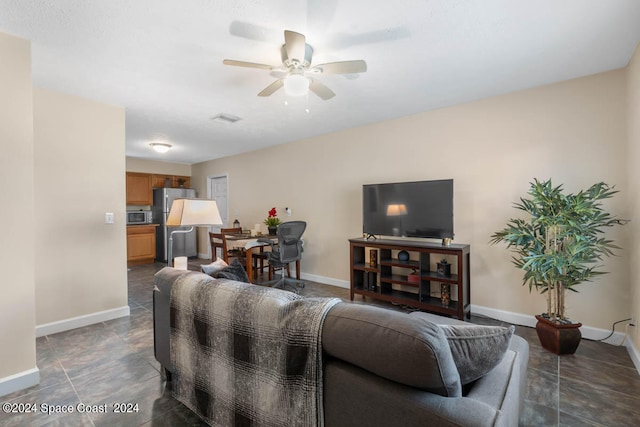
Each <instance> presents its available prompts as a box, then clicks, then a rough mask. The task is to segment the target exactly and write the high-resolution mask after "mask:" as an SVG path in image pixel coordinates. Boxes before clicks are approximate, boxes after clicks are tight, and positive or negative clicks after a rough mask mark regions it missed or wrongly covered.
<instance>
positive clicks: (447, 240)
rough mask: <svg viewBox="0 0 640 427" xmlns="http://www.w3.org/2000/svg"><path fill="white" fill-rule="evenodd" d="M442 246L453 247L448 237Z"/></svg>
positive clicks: (443, 240)
mask: <svg viewBox="0 0 640 427" xmlns="http://www.w3.org/2000/svg"><path fill="white" fill-rule="evenodd" d="M442 246H451V239H450V238H448V237H445V238H444V239H442Z"/></svg>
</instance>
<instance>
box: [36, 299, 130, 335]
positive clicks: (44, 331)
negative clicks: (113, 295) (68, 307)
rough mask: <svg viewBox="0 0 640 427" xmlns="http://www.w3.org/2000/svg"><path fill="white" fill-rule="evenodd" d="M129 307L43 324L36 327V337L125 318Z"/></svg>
mask: <svg viewBox="0 0 640 427" xmlns="http://www.w3.org/2000/svg"><path fill="white" fill-rule="evenodd" d="M129 312H130V311H129V306H128V305H125V306H124V307H118V308H114V309H111V310H105V311H98V312H96V313H91V314H85V315H84V316H78V317H71V318H69V319H64V320H59V321H57V322H51V323H45V324H44V325H37V326H36V337H43V336H45V335H51V334H57V333H58V332H64V331H70V330H71V329H76V328H81V327H83V326H89V325H93V324H95V323H100V322H106V321H107V320H113V319H117V318H119V317H126V316H128V315H129Z"/></svg>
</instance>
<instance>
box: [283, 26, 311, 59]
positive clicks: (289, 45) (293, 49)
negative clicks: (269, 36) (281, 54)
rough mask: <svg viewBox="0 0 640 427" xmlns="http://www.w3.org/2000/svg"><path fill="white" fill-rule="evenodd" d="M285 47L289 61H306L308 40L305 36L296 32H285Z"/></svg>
mask: <svg viewBox="0 0 640 427" xmlns="http://www.w3.org/2000/svg"><path fill="white" fill-rule="evenodd" d="M284 45H285V49H286V50H287V57H288V58H289V59H297V60H298V61H299V62H303V61H304V54H305V48H306V47H305V45H306V40H305V37H304V35H302V34H300V33H296V32H295V31H289V30H284Z"/></svg>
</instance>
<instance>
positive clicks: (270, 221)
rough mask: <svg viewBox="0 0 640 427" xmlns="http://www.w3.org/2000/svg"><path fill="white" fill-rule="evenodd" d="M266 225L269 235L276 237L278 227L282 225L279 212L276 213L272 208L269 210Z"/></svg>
mask: <svg viewBox="0 0 640 427" xmlns="http://www.w3.org/2000/svg"><path fill="white" fill-rule="evenodd" d="M264 223H265V224H266V225H267V228H268V229H269V235H270V236H275V235H276V231H277V230H278V225H280V224H281V223H282V221H280V218H278V212H277V211H276V208H271V209H270V210H269V212H268V216H267V218H266V219H265V220H264Z"/></svg>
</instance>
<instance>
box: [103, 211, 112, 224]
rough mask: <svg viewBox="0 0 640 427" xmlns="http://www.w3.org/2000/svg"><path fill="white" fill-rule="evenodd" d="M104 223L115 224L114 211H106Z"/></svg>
mask: <svg viewBox="0 0 640 427" xmlns="http://www.w3.org/2000/svg"><path fill="white" fill-rule="evenodd" d="M104 223H105V224H113V212H106V213H105V214H104Z"/></svg>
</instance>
